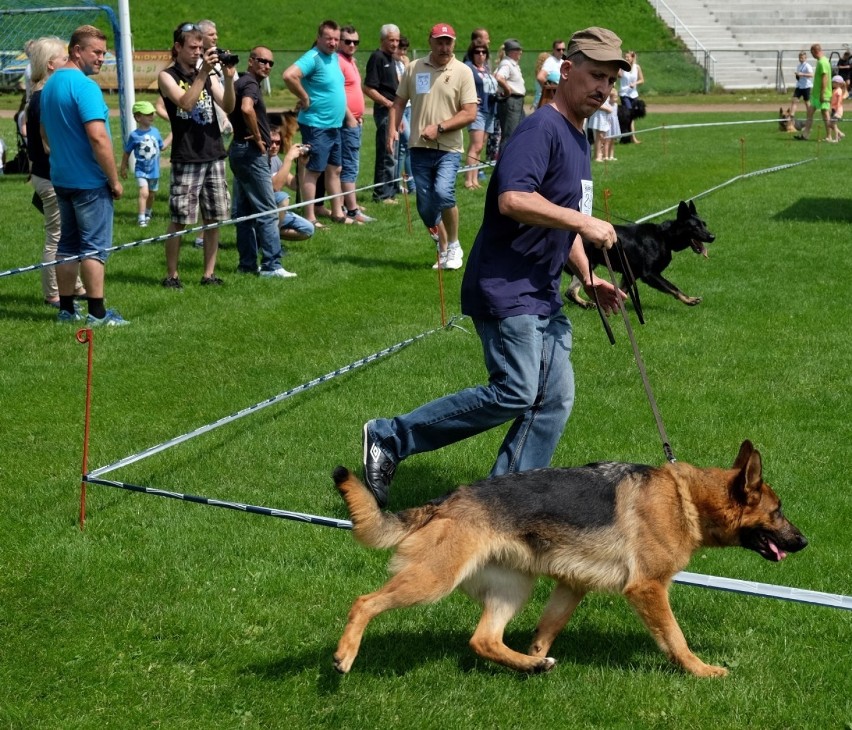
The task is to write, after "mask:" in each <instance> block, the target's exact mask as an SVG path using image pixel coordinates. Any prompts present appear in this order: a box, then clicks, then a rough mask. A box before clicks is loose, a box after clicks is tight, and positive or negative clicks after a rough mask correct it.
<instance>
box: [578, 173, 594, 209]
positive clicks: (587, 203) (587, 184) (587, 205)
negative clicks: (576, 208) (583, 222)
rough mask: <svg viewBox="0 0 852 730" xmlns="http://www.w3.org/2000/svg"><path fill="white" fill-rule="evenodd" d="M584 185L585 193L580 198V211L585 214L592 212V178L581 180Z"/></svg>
mask: <svg viewBox="0 0 852 730" xmlns="http://www.w3.org/2000/svg"><path fill="white" fill-rule="evenodd" d="M580 182H581V183H582V185H583V195H582V197H581V198H580V212H581V213H582V214H583V215H591V214H592V198H593V197H594V187H593V183H592V181H591V180H581V181H580Z"/></svg>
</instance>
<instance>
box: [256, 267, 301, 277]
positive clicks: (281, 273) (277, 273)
mask: <svg viewBox="0 0 852 730" xmlns="http://www.w3.org/2000/svg"><path fill="white" fill-rule="evenodd" d="M260 275H261V276H263V277H265V278H267V279H292V278H293V277H294V276H296V274H294V273H293V272H292V271H287V269H283V268H282V269H273V270H272V271H261V272H260Z"/></svg>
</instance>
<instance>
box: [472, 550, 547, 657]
mask: <svg viewBox="0 0 852 730" xmlns="http://www.w3.org/2000/svg"><path fill="white" fill-rule="evenodd" d="M534 582H535V579H534V578H533V577H531V576H528V575H524V574H522V573H518V572H515V571H511V570H503V569H500V568H496V567H494V566H489V567H486V568H484V569H483V571H482V572H481V573H480V574H479V575H477V576H475V577H474V579H473V580H472V581H470V582H466V583H465V586H464V588H465V591H466V592H467V593H469V594H470V595H471V596H473V597H474V598H477V599H478V600H480V601H481V602H482V605H483V611H482V617H481V618H480V619H479V625H478V626H477V627H476V631H474V633H473V636H471V638H470V648H471V649H473V650H474V651H475V652H476V653H477V654H479V656H481V657H483V658H484V659H490V660H491V661H492V662H497V663H498V664H502V665H503V666H506V667H509V668H510V669H515V670H516V671H519V672H547V671H549V670H551V669H553V667H554V666H555V665H556V660H555V659H551V658H550V657H533V656H529V655H528V654H522V653H520V652H518V651H514V650H513V649H510V648H509V647H508V646H506V644H505V643H504V642H503V632H504V630H505V629H506V624H507V623H509V621H510V620H511V619H512V617H513V616H514V615H515V614H516V613H517V612H518V611H519V610H520V609H521V608H522V607H523V605H524V604H525V603H526V601H527V598H529V595H530V591H531V590H532V587H533V584H534Z"/></svg>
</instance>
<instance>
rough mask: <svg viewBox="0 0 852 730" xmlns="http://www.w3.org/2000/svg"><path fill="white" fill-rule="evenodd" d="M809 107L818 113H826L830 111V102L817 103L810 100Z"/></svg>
mask: <svg viewBox="0 0 852 730" xmlns="http://www.w3.org/2000/svg"><path fill="white" fill-rule="evenodd" d="M811 107H813V108H814V109H815V110H816V111H818V112H828V111H831V102H830V101H822V102H821V101H819V100H818V99H817V100H811Z"/></svg>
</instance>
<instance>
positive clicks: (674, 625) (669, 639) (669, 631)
mask: <svg viewBox="0 0 852 730" xmlns="http://www.w3.org/2000/svg"><path fill="white" fill-rule="evenodd" d="M624 595H625V596H626V597H627V600H628V601H630V605H632V606H633V608H634V610H635V611H636V613H637V614H638V615H639V618H640V619H642V622H643V623H644V624H645V626H646V627H647V628H648V630H649V631H650V632H651V636H653V637H654V641H656V642H657V646H659V647H660V649H661V650H662V652H663V653H664V654H665V655H666V656H667V657H668V658H669V659H670V660H671V661H672V662H674V663H675V664H677V665H679V666H680V667H682V668H683V669H684V670H686V671H687V672H689V673H690V674H694V675H695V676H696V677H724V676H725V675H726V674H727V673H728V670H727V669H725V668H724V667H715V666H713V665H711V664H705V663H704V662H703V661H701V660H700V659H699V658H698V657H697V656H696V655H695V654H693V653H692V651H691V650H690V648H689V646H688V645H687V643H686V639H685V638H684V635H683V631H681V628H680V626H679V625H678V622H677V619H676V618H675V616H674V614H673V613H672V608H671V605H670V604H669V591H668V586H666V585H664V584H663V583H660V582H659V581H656V580H646V581H643V582H641V583H634V584H632V585H629V586H627V587H626V588H625V590H624Z"/></svg>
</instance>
